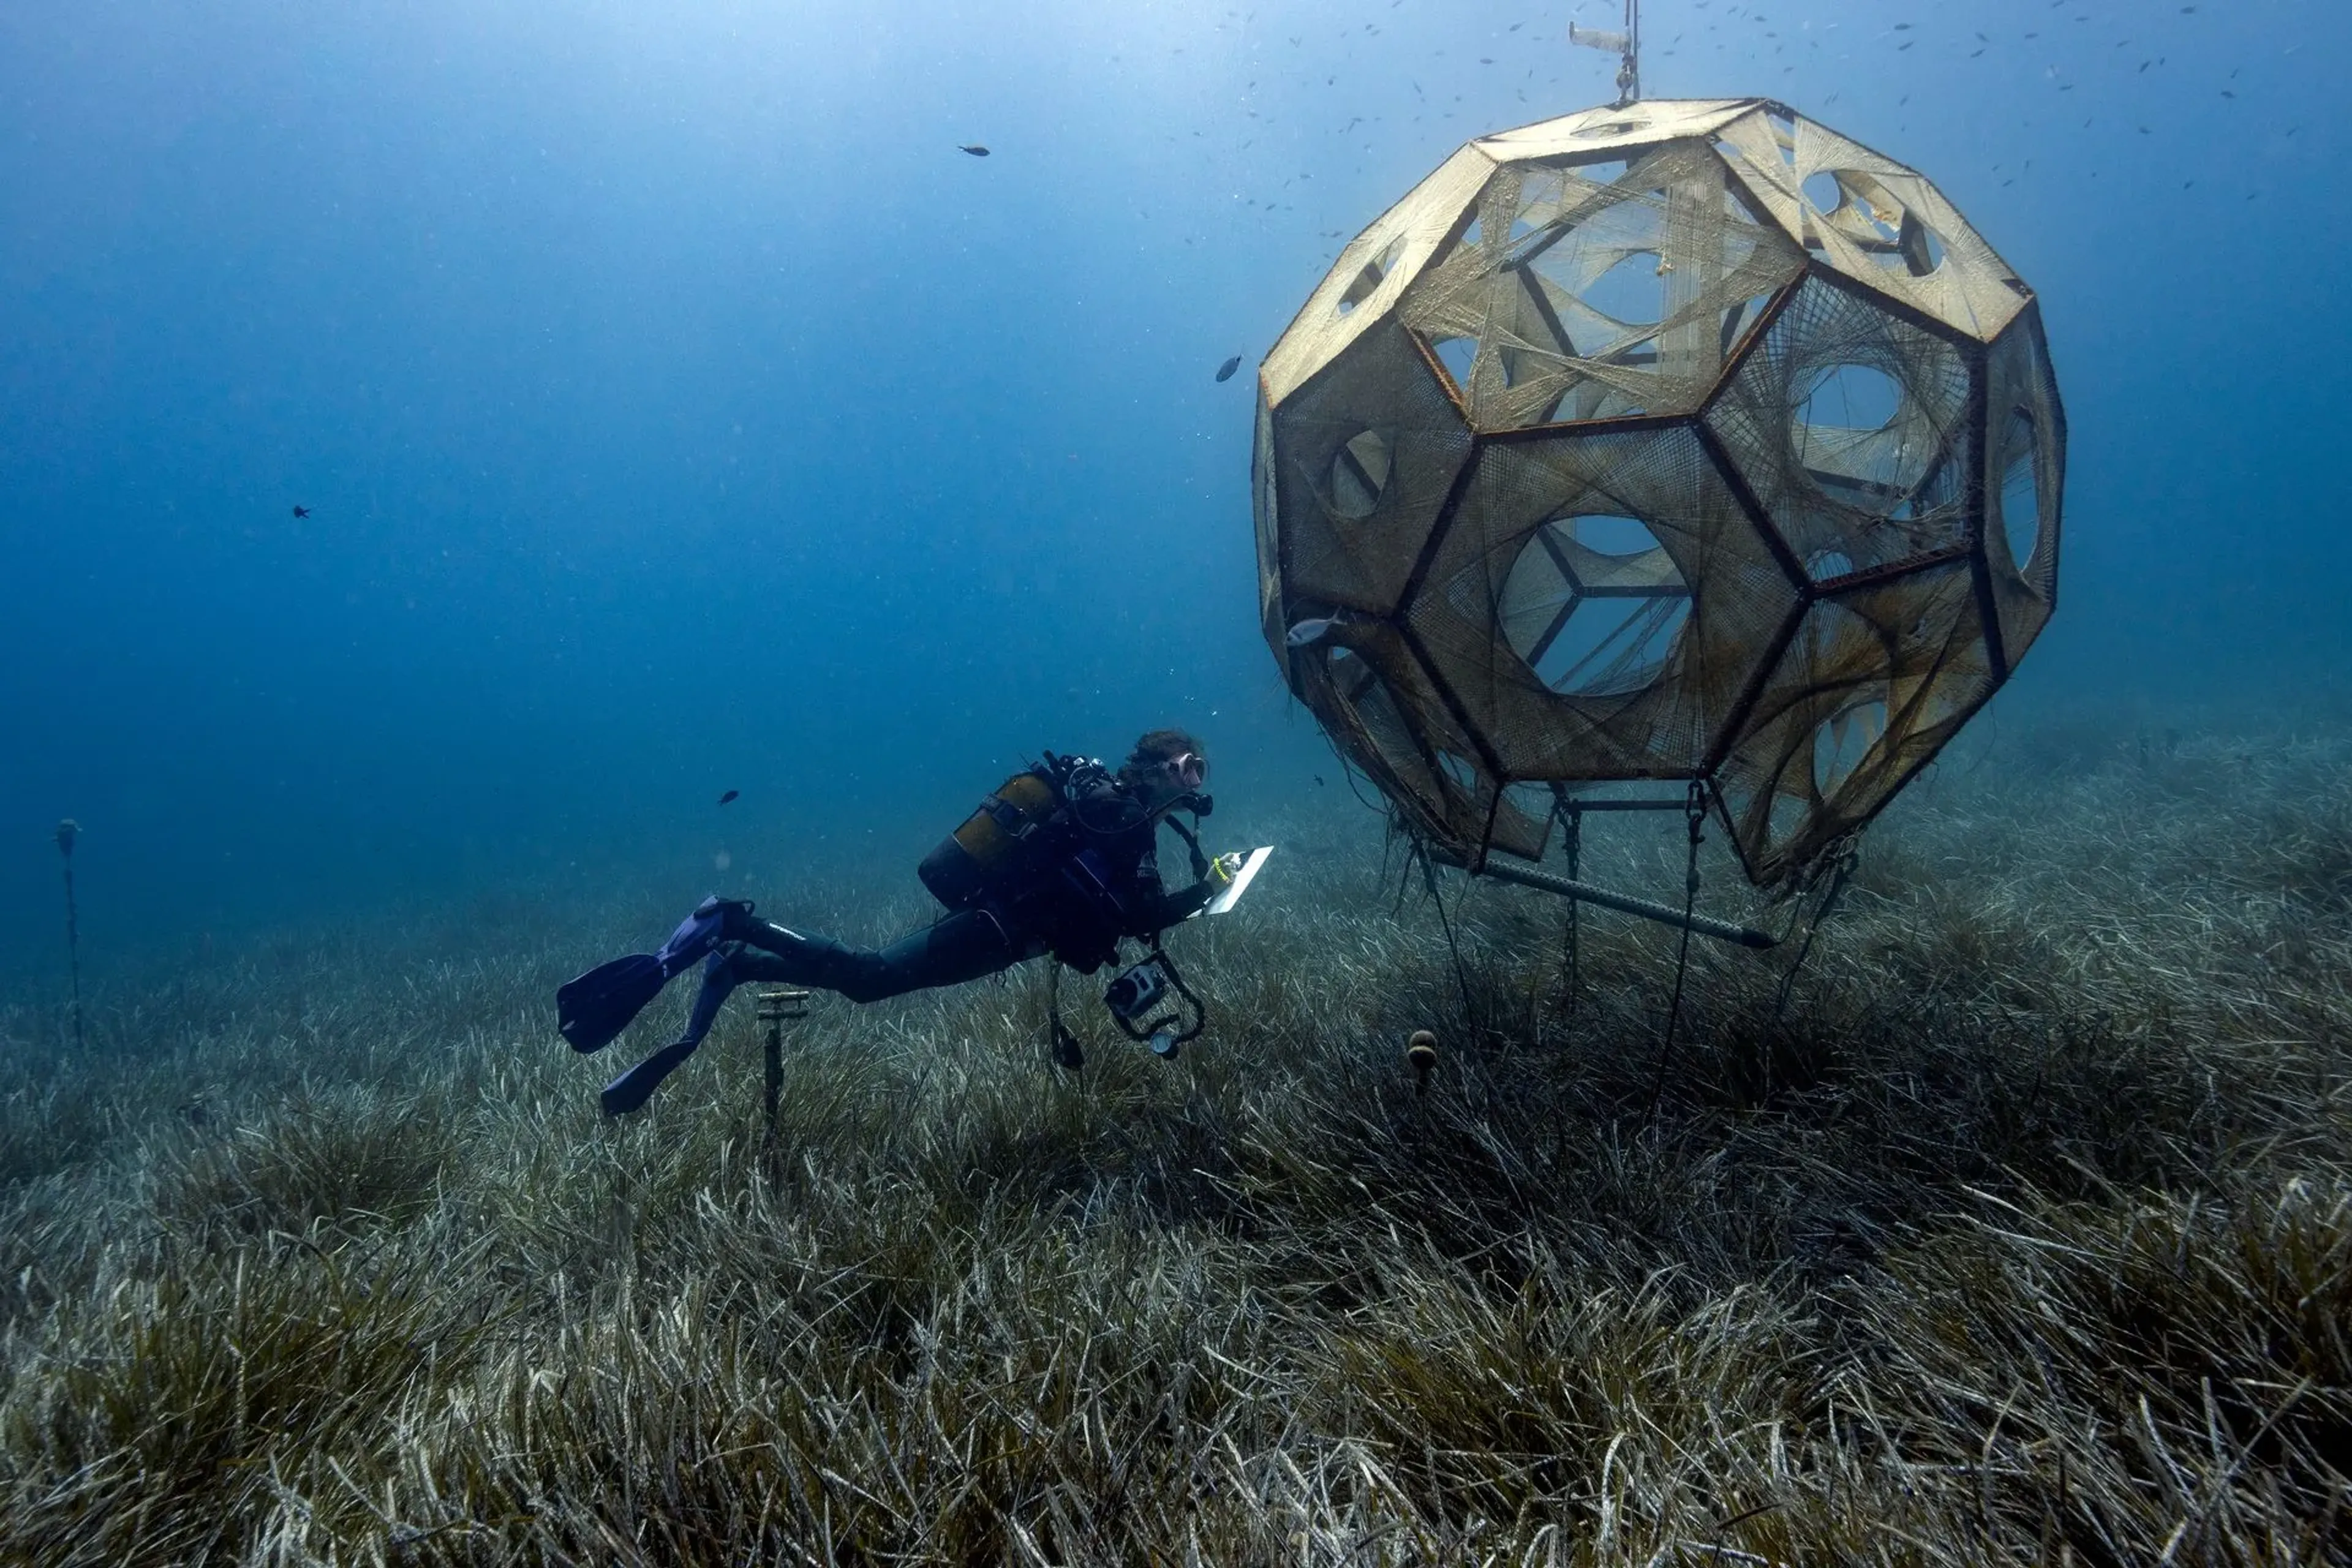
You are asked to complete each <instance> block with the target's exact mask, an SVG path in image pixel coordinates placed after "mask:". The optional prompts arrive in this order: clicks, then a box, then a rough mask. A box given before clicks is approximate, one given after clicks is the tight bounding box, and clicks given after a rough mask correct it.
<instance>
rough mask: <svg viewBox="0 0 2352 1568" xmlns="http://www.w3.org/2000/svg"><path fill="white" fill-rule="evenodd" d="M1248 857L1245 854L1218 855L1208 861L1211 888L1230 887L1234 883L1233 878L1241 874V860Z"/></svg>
mask: <svg viewBox="0 0 2352 1568" xmlns="http://www.w3.org/2000/svg"><path fill="white" fill-rule="evenodd" d="M1248 858H1249V857H1248V856H1246V855H1242V854H1233V855H1220V856H1218V857H1217V858H1215V859H1214V860H1212V861H1210V862H1209V878H1208V880H1209V885H1210V886H1211V887H1213V888H1220V889H1222V888H1230V887H1232V886H1233V884H1234V878H1235V877H1237V876H1239V875H1240V874H1241V868H1242V864H1243V862H1244V861H1246V860H1247V859H1248Z"/></svg>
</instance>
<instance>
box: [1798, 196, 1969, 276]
mask: <svg viewBox="0 0 2352 1568" xmlns="http://www.w3.org/2000/svg"><path fill="white" fill-rule="evenodd" d="M1805 199H1806V201H1808V202H1810V203H1811V205H1812V207H1813V210H1814V211H1815V212H1817V213H1819V214H1820V215H1821V216H1822V221H1823V222H1824V223H1826V224H1828V225H1829V226H1832V227H1833V228H1835V229H1836V230H1837V231H1838V233H1840V234H1842V235H1843V236H1844V237H1846V238H1847V239H1849V240H1851V241H1852V242H1853V244H1854V245H1855V246H1856V247H1859V248H1860V249H1861V251H1862V253H1863V254H1864V255H1865V256H1867V257H1869V258H1871V259H1872V260H1874V261H1875V262H1877V263H1878V264H1879V265H1880V266H1882V267H1885V268H1889V269H1895V268H1900V269H1901V270H1903V271H1905V272H1908V273H1909V274H1910V275H1911V276H1912V277H1914V278H1925V277H1927V275H1928V274H1929V273H1931V272H1933V271H1935V270H1936V268H1938V267H1941V266H1942V265H1943V264H1944V238H1943V236H1941V235H1939V234H1937V232H1936V231H1935V229H1934V228H1933V227H1932V226H1929V224H1928V223H1927V220H1926V219H1925V218H1923V217H1921V216H1919V215H1918V214H1917V213H1916V212H1915V211H1913V210H1912V208H1911V207H1910V205H1908V204H1907V203H1906V202H1905V201H1903V199H1902V198H1901V197H1899V196H1897V195H1895V193H1894V192H1892V191H1890V190H1888V189H1887V188H1886V186H1885V184H1881V183H1880V182H1879V181H1878V180H1877V179H1875V178H1874V177H1873V176H1871V175H1869V174H1863V173H1862V172H1861V171H1859V170H1855V169H1824V170H1821V171H1819V172H1817V173H1814V174H1808V175H1806V176H1805Z"/></svg>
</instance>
